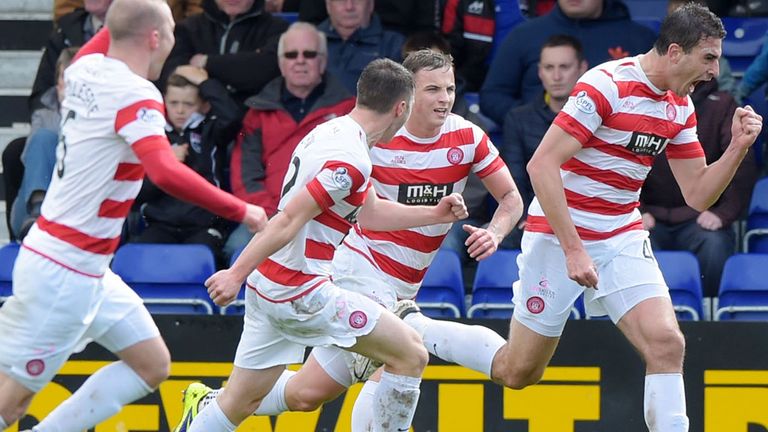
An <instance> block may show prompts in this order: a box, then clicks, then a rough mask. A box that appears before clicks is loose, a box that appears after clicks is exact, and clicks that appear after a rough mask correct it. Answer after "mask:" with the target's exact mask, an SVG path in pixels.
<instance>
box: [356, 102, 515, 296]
mask: <svg viewBox="0 0 768 432" xmlns="http://www.w3.org/2000/svg"><path fill="white" fill-rule="evenodd" d="M371 161H372V163H373V172H372V173H371V183H372V184H373V188H374V190H375V191H376V193H377V195H378V196H379V197H381V198H384V199H387V200H390V201H395V202H399V203H401V204H405V205H435V204H437V203H438V202H439V201H440V199H441V198H443V197H445V196H447V195H450V194H451V193H453V192H457V193H461V192H462V191H463V190H464V187H465V186H466V184H467V176H468V175H469V173H470V172H474V173H475V174H477V176H478V177H480V178H484V177H487V176H489V175H491V174H493V173H495V172H498V170H500V169H502V168H503V167H504V162H503V161H502V160H501V158H500V157H499V152H498V150H497V149H496V147H495V146H494V145H493V143H492V142H491V141H490V139H489V138H488V136H487V135H486V134H485V133H484V132H483V131H482V130H481V129H480V128H479V127H477V126H476V125H474V124H473V123H471V122H469V121H467V120H465V119H464V118H462V117H461V116H458V115H454V114H451V115H450V116H448V118H447V120H446V122H445V123H444V124H443V127H442V128H441V130H440V133H439V134H438V135H437V136H435V137H432V138H418V137H416V136H414V135H412V134H411V133H409V132H408V130H407V129H406V128H405V127H403V128H401V129H400V130H399V131H398V133H397V134H396V135H395V138H394V139H392V141H390V142H389V143H386V144H377V145H376V146H374V147H373V148H372V149H371ZM450 228H451V224H450V223H445V224H435V225H429V226H425V227H418V228H411V229H408V230H400V231H388V232H383V231H370V230H366V229H361V228H360V227H359V226H355V230H354V231H352V232H350V234H349V236H348V237H347V239H345V244H346V246H348V247H349V248H351V249H353V250H355V251H356V252H358V253H361V254H363V255H364V256H366V257H367V258H368V259H369V261H370V262H371V263H372V264H373V265H374V266H376V267H378V268H379V269H380V270H381V271H382V273H383V274H385V275H386V276H387V280H386V283H388V284H390V285H392V286H394V287H395V288H396V290H397V294H398V296H399V297H400V298H413V297H415V296H416V292H417V291H418V289H419V287H420V286H421V282H422V280H423V279H424V275H425V274H426V272H427V268H428V267H429V264H430V263H431V262H432V259H433V258H434V256H435V254H436V253H437V250H438V249H439V248H440V244H442V242H443V239H444V238H445V236H446V234H447V233H448V231H449V230H450Z"/></svg>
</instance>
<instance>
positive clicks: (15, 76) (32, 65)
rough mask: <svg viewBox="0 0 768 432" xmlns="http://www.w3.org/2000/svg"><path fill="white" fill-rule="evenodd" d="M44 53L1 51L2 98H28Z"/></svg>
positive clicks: (0, 86)
mask: <svg viewBox="0 0 768 432" xmlns="http://www.w3.org/2000/svg"><path fill="white" fill-rule="evenodd" d="M42 54H43V51H42V50H40V51H0V96H28V95H29V92H30V90H31V89H32V84H33V83H34V81H35V74H36V73H37V66H38V65H39V64H40V57H41V56H42Z"/></svg>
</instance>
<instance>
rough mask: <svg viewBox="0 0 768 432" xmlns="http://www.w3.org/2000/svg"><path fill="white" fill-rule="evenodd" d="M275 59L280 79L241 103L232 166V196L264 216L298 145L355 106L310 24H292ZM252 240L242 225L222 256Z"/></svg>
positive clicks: (270, 209)
mask: <svg viewBox="0 0 768 432" xmlns="http://www.w3.org/2000/svg"><path fill="white" fill-rule="evenodd" d="M277 57H278V64H279V66H280V73H281V76H279V77H278V78H275V79H274V80H272V81H271V82H270V83H269V84H267V85H266V86H265V87H264V90H262V91H261V92H259V93H258V94H257V95H255V96H252V97H250V98H248V100H246V102H245V104H246V105H247V106H248V108H249V109H248V113H247V114H246V115H245V119H244V120H243V129H242V133H241V134H239V135H238V137H237V141H236V143H235V147H234V150H233V152H232V159H231V166H230V173H231V185H232V191H233V193H234V194H235V195H236V196H237V197H239V198H241V199H243V200H245V201H247V202H249V203H259V204H258V205H260V206H262V207H264V210H265V211H266V212H267V215H268V216H272V215H274V214H275V212H276V211H277V203H278V201H279V200H280V190H281V187H282V183H283V177H285V173H286V171H287V170H288V166H289V164H290V158H291V153H293V150H294V149H295V148H296V145H297V144H298V143H299V141H301V139H302V138H304V136H305V135H306V134H307V133H309V131H311V130H312V129H313V128H314V127H315V126H317V125H318V124H320V123H323V122H325V121H327V120H330V119H332V118H334V117H338V116H342V115H345V114H347V113H348V112H349V111H351V110H352V107H354V106H355V99H354V97H353V96H352V95H351V94H350V93H349V92H348V91H347V89H346V88H344V86H343V85H341V83H340V82H339V81H338V80H336V79H335V78H334V77H333V76H331V75H330V74H327V73H325V66H326V63H327V60H328V58H327V46H326V40H325V35H324V34H323V33H321V32H319V31H318V30H317V29H316V28H315V26H313V25H312V24H308V23H304V22H297V23H294V24H292V25H291V26H290V27H289V28H288V30H287V31H286V32H285V33H283V34H282V36H280V40H279V42H278V45H277ZM250 238H251V233H250V232H249V231H248V229H247V227H246V226H245V225H241V226H240V227H238V228H237V229H235V231H233V232H232V234H231V235H230V236H229V239H228V240H227V244H226V246H225V248H224V252H225V253H226V254H227V255H231V254H232V253H233V252H234V251H236V250H239V249H241V248H242V247H243V246H245V244H246V243H248V240H250Z"/></svg>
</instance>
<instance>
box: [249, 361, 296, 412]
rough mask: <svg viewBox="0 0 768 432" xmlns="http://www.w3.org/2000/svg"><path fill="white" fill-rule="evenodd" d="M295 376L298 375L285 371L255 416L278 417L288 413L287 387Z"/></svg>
mask: <svg viewBox="0 0 768 432" xmlns="http://www.w3.org/2000/svg"><path fill="white" fill-rule="evenodd" d="M294 375H296V372H294V371H290V370H288V369H286V370H284V371H283V373H282V374H281V375H280V377H279V378H278V379H277V382H276V383H275V385H274V386H272V390H270V391H269V393H267V395H266V396H264V399H262V400H261V404H260V405H259V407H258V408H256V411H255V412H254V413H253V415H278V414H282V413H284V412H286V411H288V402H287V401H286V400H285V386H286V385H287V384H288V380H289V379H291V377H292V376H294Z"/></svg>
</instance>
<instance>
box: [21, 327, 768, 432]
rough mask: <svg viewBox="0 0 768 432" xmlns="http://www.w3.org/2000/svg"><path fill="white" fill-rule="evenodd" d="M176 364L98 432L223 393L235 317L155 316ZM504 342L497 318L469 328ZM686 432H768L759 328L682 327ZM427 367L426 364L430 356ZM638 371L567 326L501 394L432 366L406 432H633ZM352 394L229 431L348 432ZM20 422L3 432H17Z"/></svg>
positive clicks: (67, 380) (605, 345)
mask: <svg viewBox="0 0 768 432" xmlns="http://www.w3.org/2000/svg"><path fill="white" fill-rule="evenodd" d="M156 320H157V322H158V325H159V327H160V330H161V332H162V333H163V336H164V337H165V339H166V341H167V343H168V346H169V347H170V350H171V353H172V356H173V360H174V362H173V365H172V369H171V375H172V376H171V378H170V379H169V380H168V381H166V382H165V383H163V384H162V385H161V387H160V388H159V389H158V391H156V392H155V393H154V394H152V395H150V396H148V397H146V398H144V399H142V400H140V401H138V402H137V403H134V404H132V405H129V406H127V407H125V408H124V409H123V411H122V412H121V413H120V414H118V415H117V416H115V417H113V418H112V419H110V420H109V421H107V422H105V423H103V424H101V425H99V426H98V427H96V429H95V431H96V432H114V431H169V430H171V429H172V428H173V427H174V426H175V425H176V423H177V422H178V421H179V419H180V417H181V409H182V407H181V391H182V390H183V389H184V388H185V387H186V386H187V384H189V383H190V382H192V381H196V380H200V381H203V382H204V383H206V384H208V385H210V386H212V387H219V386H221V385H222V384H223V383H224V381H225V380H226V378H227V377H228V375H229V372H230V371H231V361H232V358H233V356H234V351H235V347H236V345H237V342H238V339H239V336H240V331H241V328H242V321H241V318H239V317H220V316H215V317H197V316H194V317H193V316H184V317H172V316H157V317H156ZM473 323H477V324H482V325H486V326H489V327H491V328H493V329H495V330H496V331H498V332H499V333H500V334H503V335H505V334H506V332H507V329H508V323H507V322H504V321H473ZM683 331H684V333H685V335H686V340H687V356H686V374H685V379H686V390H687V398H688V413H689V417H690V421H691V426H690V430H691V432H768V323H711V322H705V323H684V324H683ZM111 359H112V357H111V355H110V354H108V353H106V352H105V351H104V350H102V349H101V348H99V347H96V346H91V347H89V348H88V349H87V350H86V351H85V352H83V353H81V354H79V355H76V356H75V357H74V358H73V359H72V360H70V361H69V362H68V363H67V364H66V365H65V366H64V368H63V369H62V370H61V372H60V374H59V375H58V376H57V377H56V379H55V380H54V382H53V383H51V384H50V385H48V386H47V387H46V388H45V389H44V390H43V391H42V392H41V393H40V394H39V395H38V396H37V397H36V398H35V400H34V401H33V403H32V405H31V407H30V410H29V416H28V417H27V418H25V419H24V420H23V421H22V422H21V429H26V428H28V427H30V426H32V425H33V424H34V423H35V419H34V417H38V416H39V417H43V416H45V414H46V413H48V412H49V411H50V410H51V409H53V407H55V406H56V405H57V404H59V403H60V402H61V401H62V400H64V399H65V398H66V397H67V396H69V394H70V393H71V392H72V391H74V389H76V388H77V387H78V386H79V385H80V384H81V383H82V382H83V381H84V380H85V379H86V378H87V377H88V376H89V375H91V374H92V373H93V372H95V371H96V370H97V369H98V368H99V367H101V366H103V365H104V364H107V363H108V361H110V360H111ZM433 360H434V359H433ZM643 384H644V368H643V365H642V363H641V361H640V359H639V358H638V356H637V355H636V354H635V352H634V351H633V350H632V348H631V347H630V346H629V344H628V343H627V342H626V341H625V340H624V338H623V336H622V335H621V334H620V333H619V331H618V330H617V329H616V328H614V326H613V325H612V324H611V323H610V322H608V321H571V322H569V324H568V326H567V328H566V331H565V334H564V336H563V339H562V341H561V343H560V346H559V348H558V351H557V354H556V355H555V358H554V360H553V361H552V365H551V367H549V368H548V369H547V371H546V373H545V375H544V379H543V380H542V382H541V383H540V384H538V385H536V386H532V387H529V388H527V389H525V390H522V391H514V390H509V389H502V388H501V387H499V386H497V385H494V384H492V383H490V382H489V381H488V380H487V379H486V378H485V377H484V376H482V375H481V374H478V373H476V372H472V371H470V370H467V369H465V368H462V367H458V366H454V365H446V364H441V363H440V362H438V361H435V362H433V363H431V365H430V366H429V367H428V368H427V371H426V373H425V376H424V381H423V384H422V393H421V399H420V402H419V409H418V411H417V413H416V418H415V420H414V423H413V431H415V432H428V431H439V432H474V431H478V432H480V431H488V432H496V431H498V432H501V431H504V432H617V431H621V432H635V431H637V432H641V431H645V430H646V429H645V423H644V420H643V408H642V407H643ZM359 390H360V385H359V384H358V385H356V386H354V387H352V388H351V389H350V391H349V392H348V393H347V394H346V395H344V396H342V397H340V398H339V399H338V400H336V401H334V402H333V403H330V404H328V405H326V406H325V407H324V408H322V409H321V410H318V411H316V412H312V413H288V414H284V415H282V416H279V417H276V418H268V417H267V418H264V417H252V418H250V419H248V420H247V421H246V422H245V423H244V424H243V425H242V426H241V427H240V428H239V429H238V431H254V432H256V431H259V432H304V431H326V432H349V431H350V427H349V415H350V413H351V410H352V405H353V403H354V399H355V396H356V395H357V393H358V392H359ZM17 428H18V425H15V426H13V427H12V428H11V429H9V430H10V431H12V432H16V431H17V430H18V429H17Z"/></svg>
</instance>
